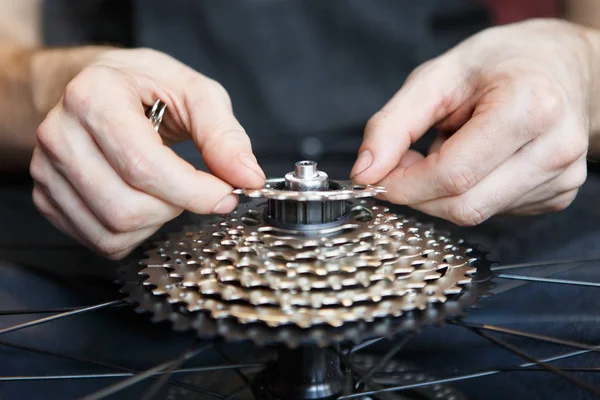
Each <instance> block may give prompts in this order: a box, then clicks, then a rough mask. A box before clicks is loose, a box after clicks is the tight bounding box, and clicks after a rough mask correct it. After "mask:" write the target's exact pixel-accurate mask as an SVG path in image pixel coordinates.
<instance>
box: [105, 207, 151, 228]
mask: <svg viewBox="0 0 600 400" xmlns="http://www.w3.org/2000/svg"><path fill="white" fill-rule="evenodd" d="M126 204H127V203H124V202H121V203H119V204H118V205H116V206H111V207H107V209H108V210H110V212H109V213H107V214H106V215H105V216H104V218H103V220H104V221H103V222H104V223H105V225H106V228H107V229H108V230H110V231H111V232H116V233H126V232H133V231H136V230H138V229H139V228H140V227H141V226H142V223H143V221H142V219H143V217H142V215H140V214H139V213H138V212H137V210H136V208H135V207H131V206H127V205H126Z"/></svg>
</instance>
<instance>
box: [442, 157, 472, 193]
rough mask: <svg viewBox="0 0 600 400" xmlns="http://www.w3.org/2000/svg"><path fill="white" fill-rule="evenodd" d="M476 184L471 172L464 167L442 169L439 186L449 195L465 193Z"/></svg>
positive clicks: (454, 166) (452, 166)
mask: <svg viewBox="0 0 600 400" xmlns="http://www.w3.org/2000/svg"><path fill="white" fill-rule="evenodd" d="M476 184H477V177H476V176H475V173H474V172H473V170H472V169H471V168H469V167H467V166H466V165H460V164H455V165H451V166H450V167H449V168H447V169H442V170H441V172H440V177H439V185H440V187H441V188H442V190H444V191H445V192H446V193H448V194H450V195H459V194H463V193H466V192H467V191H469V190H470V189H472V188H473V187H474V186H475V185H476Z"/></svg>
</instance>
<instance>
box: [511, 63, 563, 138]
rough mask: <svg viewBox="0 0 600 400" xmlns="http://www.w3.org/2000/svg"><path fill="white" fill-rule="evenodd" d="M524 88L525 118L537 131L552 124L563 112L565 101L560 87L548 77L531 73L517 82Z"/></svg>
mask: <svg viewBox="0 0 600 400" xmlns="http://www.w3.org/2000/svg"><path fill="white" fill-rule="evenodd" d="M518 85H519V86H520V87H523V88H525V90H526V96H527V97H526V103H525V104H526V107H525V111H526V113H527V118H528V119H530V120H531V122H532V123H533V124H534V130H535V131H537V132H540V131H544V130H545V129H547V128H549V127H551V126H553V125H554V124H556V122H558V121H559V120H560V119H561V118H562V117H563V116H564V113H565V110H566V107H565V106H566V101H565V97H564V94H563V93H562V91H561V90H560V88H559V87H558V86H557V85H556V84H555V83H554V82H553V81H552V80H551V79H550V78H548V77H546V76H543V75H540V74H531V75H529V76H527V77H526V78H524V82H523V81H520V82H518Z"/></svg>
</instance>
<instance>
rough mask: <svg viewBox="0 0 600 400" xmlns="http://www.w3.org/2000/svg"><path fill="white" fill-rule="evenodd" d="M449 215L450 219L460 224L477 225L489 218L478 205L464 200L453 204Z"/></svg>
mask: <svg viewBox="0 0 600 400" xmlns="http://www.w3.org/2000/svg"><path fill="white" fill-rule="evenodd" d="M448 216H449V220H450V221H452V222H454V223H455V224H457V225H460V226H476V225H479V224H481V223H482V222H484V221H485V220H486V219H487V218H488V217H487V216H486V215H485V214H484V213H483V212H482V211H481V210H479V209H478V208H477V207H475V206H473V205H471V204H468V203H466V202H464V201H461V202H458V203H456V204H455V205H453V206H451V208H450V210H449V213H448Z"/></svg>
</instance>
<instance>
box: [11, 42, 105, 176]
mask: <svg viewBox="0 0 600 400" xmlns="http://www.w3.org/2000/svg"><path fill="white" fill-rule="evenodd" d="M104 50H106V48H102V47H80V48H69V49H40V48H28V47H23V46H21V45H16V44H12V43H0V174H2V175H4V174H5V173H19V172H25V171H27V167H28V165H29V160H30V159H31V153H32V151H33V148H34V146H35V132H36V128H37V127H38V125H39V124H40V123H41V121H42V120H43V118H44V116H45V115H46V114H47V113H48V111H50V109H51V108H52V107H53V106H54V105H55V104H56V102H57V101H58V100H59V99H60V97H61V95H62V93H63V91H64V88H65V86H66V85H67V83H68V82H69V81H70V80H71V79H72V78H73V77H74V76H75V75H76V74H77V73H78V72H79V71H81V69H82V68H84V67H85V66H86V65H88V64H89V63H90V62H91V61H92V60H94V58H95V57H96V56H97V55H98V54H99V53H100V52H102V51H104Z"/></svg>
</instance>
